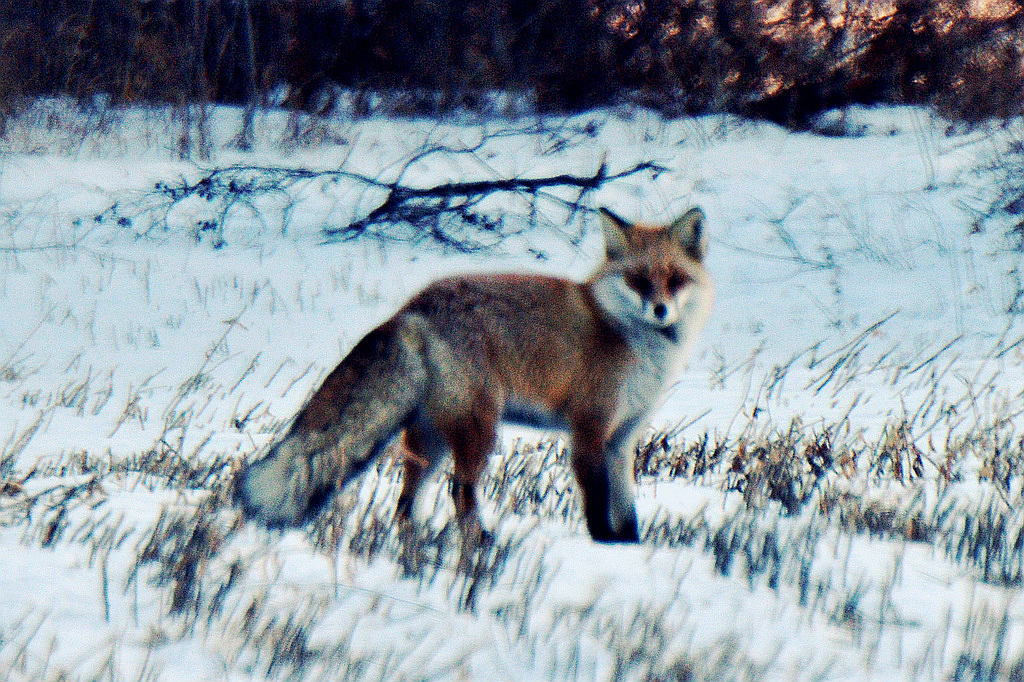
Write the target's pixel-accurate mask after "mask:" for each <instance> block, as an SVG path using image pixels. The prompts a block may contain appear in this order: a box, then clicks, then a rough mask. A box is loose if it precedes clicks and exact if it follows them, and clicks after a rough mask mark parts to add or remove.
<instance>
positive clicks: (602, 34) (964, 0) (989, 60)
mask: <svg viewBox="0 0 1024 682" xmlns="http://www.w3.org/2000/svg"><path fill="white" fill-rule="evenodd" d="M1022 22H1024V6H1022V3H1021V2H1019V1H1018V0H990V2H988V3H984V2H976V1H974V2H972V0H940V1H938V2H930V1H924V0H890V1H889V2H876V1H870V0H276V1H275V0H19V1H18V2H10V3H3V5H2V6H0V113H2V111H4V110H5V109H6V110H8V111H9V110H11V108H12V107H15V106H16V104H17V102H18V101H19V99H20V98H25V97H33V96H38V95H54V94H61V95H68V96H72V97H77V98H91V97H93V96H95V95H97V94H104V95H107V96H109V97H110V99H111V101H112V102H114V103H115V104H120V103H133V102H171V103H196V102H233V103H254V102H264V101H266V99H267V98H268V96H269V95H270V94H271V93H278V92H281V91H282V88H283V91H284V92H285V93H286V103H287V104H289V105H291V106H296V107H302V108H306V109H314V110H316V109H325V108H328V107H330V106H331V105H332V104H333V102H334V100H333V93H334V92H336V90H337V88H336V86H338V85H341V86H344V87H345V88H348V89H350V90H352V91H354V92H356V93H357V98H356V107H357V110H358V109H363V110H368V109H369V108H370V107H371V106H374V105H371V101H372V102H376V103H377V104H378V105H379V104H380V103H381V102H383V104H384V105H386V106H389V107H391V109H392V110H397V111H400V112H401V111H404V112H407V113H435V112H437V111H443V110H446V109H451V108H455V107H463V106H468V107H473V106H475V105H476V104H478V103H479V101H480V100H479V98H480V97H481V96H482V95H484V94H486V93H489V92H492V91H494V90H506V91H512V92H522V93H527V94H532V95H533V96H534V97H535V98H536V101H537V104H538V106H539V107H541V108H542V109H551V110H575V109H579V108H583V107H588V106H593V105H598V104H604V103H610V102H621V101H636V102H642V103H645V104H647V105H649V106H653V107H656V108H659V109H662V110H664V111H666V112H668V113H703V112H720V111H730V112H736V113H740V114H744V115H750V116H758V117H764V118H768V119H771V120H775V121H779V122H782V123H785V124H788V125H794V126H800V125H803V124H805V123H806V122H807V120H808V119H809V117H810V116H812V115H813V114H815V113H816V112H818V111H820V110H822V109H824V108H831V107H836V106H842V105H844V104H847V103H854V102H859V103H875V102H888V103H915V104H928V105H933V106H936V107H938V108H939V110H940V111H942V112H943V113H944V114H946V115H948V116H951V117H953V118H960V119H968V120H976V119H980V118H983V117H990V116H1006V115H1011V114H1014V113H1019V112H1021V110H1022V102H1024V92H1022V91H1024V87H1022V81H1024V66H1022V64H1024V61H1022V55H1024V39H1022V38H1024V34H1022V28H1024V23H1022ZM371 95H372V96H373V97H371ZM357 113H358V112H357Z"/></svg>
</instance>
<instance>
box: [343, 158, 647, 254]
mask: <svg viewBox="0 0 1024 682" xmlns="http://www.w3.org/2000/svg"><path fill="white" fill-rule="evenodd" d="M664 170H665V168H664V167H662V166H660V165H658V164H656V163H653V162H651V161H642V162H640V163H637V164H635V165H633V166H632V167H630V168H627V169H626V170H623V171H620V172H618V173H612V174H609V173H608V168H607V165H606V164H605V163H604V162H603V161H602V162H601V165H600V166H599V167H598V169H597V171H596V172H595V173H594V174H593V175H587V176H580V175H568V174H564V173H563V174H560V175H554V176H548V177H540V178H503V179H497V180H471V181H467V182H449V183H445V184H443V185H436V186H434V187H406V186H404V185H400V184H398V183H388V184H385V185H384V186H385V187H386V188H387V189H388V195H387V198H386V199H385V200H384V201H383V203H381V204H380V205H379V206H377V208H375V209H373V210H372V211H370V212H369V213H368V214H367V215H366V216H365V217H363V218H360V219H358V220H355V221H353V222H351V223H349V224H348V225H346V226H345V227H339V228H326V229H325V230H324V234H325V236H327V237H328V238H336V239H342V240H344V239H352V238H355V237H358V236H360V235H362V234H364V233H365V232H366V230H367V228H369V227H370V226H372V225H376V224H381V223H391V222H405V223H409V224H411V225H422V224H424V223H425V222H427V221H433V222H434V223H435V224H436V222H437V221H438V220H439V219H440V218H441V217H442V216H445V215H455V216H458V217H460V218H462V219H463V220H465V221H466V222H469V223H470V224H476V225H481V222H483V225H482V226H484V227H488V222H487V221H486V220H484V221H481V218H480V216H479V214H477V213H475V212H473V211H472V208H473V207H475V206H476V205H477V204H478V203H479V202H480V201H481V200H482V199H484V198H485V197H487V196H489V195H491V194H494V193H498V192H508V193H514V194H527V195H529V196H531V197H536V196H537V195H538V194H539V193H541V192H542V191H543V190H545V189H549V188H554V187H572V188H578V189H579V190H580V193H579V194H578V195H577V197H576V199H575V200H574V201H571V202H570V201H565V200H562V199H559V198H558V197H553V196H551V197H550V198H554V199H556V200H558V201H561V202H562V203H565V204H566V205H567V206H568V207H569V208H570V210H571V214H575V213H576V211H578V210H579V209H580V207H581V202H582V200H583V198H584V196H585V195H586V194H587V193H588V192H591V191H593V190H595V189H598V188H599V187H600V186H601V185H603V184H604V183H606V182H610V181H613V180H620V179H622V178H627V177H629V176H631V175H636V174H638V173H642V172H645V171H651V172H652V173H654V174H655V175H657V174H658V173H661V172H663V171H664ZM375 184H376V185H377V186H381V185H380V183H375ZM493 227H494V226H493V225H491V228H492V229H493ZM434 236H435V238H436V237H437V235H434Z"/></svg>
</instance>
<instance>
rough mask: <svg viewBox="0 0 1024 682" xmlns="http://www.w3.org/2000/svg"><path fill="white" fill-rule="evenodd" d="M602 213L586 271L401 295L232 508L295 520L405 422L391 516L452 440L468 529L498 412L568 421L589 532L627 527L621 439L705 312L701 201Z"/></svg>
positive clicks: (456, 490)
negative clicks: (580, 277)
mask: <svg viewBox="0 0 1024 682" xmlns="http://www.w3.org/2000/svg"><path fill="white" fill-rule="evenodd" d="M603 220H604V228H605V240H606V250H607V253H608V259H607V260H606V261H605V262H604V263H603V264H602V265H601V266H600V267H599V268H598V269H597V271H596V272H595V273H594V275H593V276H592V277H591V278H589V279H588V280H587V281H586V282H583V283H578V282H572V281H568V280H564V279H557V278H554V277H543V276H535V275H529V276H527V275H512V274H505V275H477V276H462V277H450V278H447V279H442V280H440V281H437V282H435V283H433V284H431V285H430V286H428V287H427V288H426V289H424V290H423V291H422V292H420V293H419V294H417V295H416V296H415V297H413V298H412V299H411V300H410V301H409V302H408V303H407V304H406V305H405V306H404V307H403V308H402V309H401V310H399V311H398V312H397V313H396V314H395V315H394V316H393V317H392V318H391V319H390V320H388V321H387V322H385V323H384V324H383V325H381V326H380V327H378V328H377V329H375V330H374V331H372V332H370V333H369V334H368V335H367V336H366V337H364V339H363V340H362V341H360V343H359V344H357V345H356V347H355V348H354V349H353V350H352V352H350V354H349V355H348V356H347V357H346V358H345V359H344V360H343V361H342V362H341V363H340V364H339V365H338V367H337V368H336V369H335V370H334V371H333V372H332V373H331V374H330V375H329V376H328V377H327V378H326V379H325V380H324V382H323V384H322V385H321V387H320V388H319V389H318V390H317V391H316V392H315V393H314V395H313V397H312V398H311V399H310V400H309V402H308V403H307V404H306V406H305V407H304V408H303V409H302V410H301V411H300V413H299V414H298V415H297V417H296V419H295V421H294V423H293V424H292V426H291V428H290V430H289V431H288V433H287V434H286V435H285V436H284V438H282V439H281V440H280V441H278V442H277V443H275V444H274V445H273V446H272V447H271V449H270V452H269V454H268V455H267V456H265V457H264V458H262V459H260V460H258V461H256V462H254V463H253V464H251V465H249V467H247V468H246V469H244V470H243V472H242V473H241V475H240V476H239V483H238V486H237V488H236V494H237V496H238V499H239V501H240V502H241V503H242V506H243V508H244V509H245V510H246V511H247V512H248V513H249V514H250V515H251V516H255V517H257V518H261V519H262V520H264V521H265V522H267V523H269V524H272V525H273V524H280V523H296V522H299V521H301V520H303V519H305V518H307V517H308V516H309V515H311V514H312V513H313V512H315V510H316V508H317V507H318V506H319V505H320V504H322V502H323V501H324V500H325V499H326V498H327V497H328V496H329V495H330V492H331V491H332V490H334V489H335V487H337V486H339V485H343V484H344V483H345V482H346V481H348V480H350V479H351V478H352V477H353V476H354V475H355V474H357V473H358V472H359V471H360V470H361V469H362V468H363V467H365V466H366V464H367V463H368V462H369V461H371V460H372V458H373V456H374V455H375V454H376V453H378V452H379V451H380V450H381V449H382V448H383V446H384V445H385V444H386V443H387V442H388V441H389V440H390V439H391V438H392V437H393V436H394V435H396V434H398V433H400V432H404V436H403V442H404V445H405V448H406V449H407V450H408V451H409V457H407V459H406V462H405V475H404V482H403V488H402V491H401V494H400V496H399V501H398V515H399V516H400V517H401V518H404V519H407V518H408V517H409V516H410V515H411V512H412V507H413V503H414V501H415V496H416V492H417V489H418V488H419V485H420V483H421V482H422V480H423V479H424V477H425V476H426V475H427V474H428V473H429V472H430V470H431V469H432V468H433V467H434V466H435V465H436V464H437V463H438V461H439V460H440V459H441V458H442V457H443V456H444V455H445V454H446V453H447V452H450V453H451V455H452V457H453V460H454V465H455V466H454V474H453V486H452V494H453V498H454V502H455V507H456V513H457V515H458V518H459V520H460V522H461V523H462V525H463V527H464V529H465V530H466V531H467V532H468V533H474V532H475V533H479V532H480V524H479V520H478V517H477V513H476V497H475V492H474V487H475V485H476V482H477V480H478V479H479V477H480V475H481V473H482V471H483V468H484V467H485V465H486V462H487V457H488V455H489V454H490V453H491V451H492V450H493V449H494V446H495V442H496V438H497V427H498V424H499V422H500V421H501V420H502V419H503V418H516V415H523V414H527V415H531V414H538V415H544V416H545V418H548V417H549V418H550V419H551V420H552V423H554V424H558V425H562V426H564V427H565V428H567V429H568V431H569V432H570V434H571V443H570V448H571V453H572V463H573V468H574V472H575V474H576V477H577V480H578V481H579V483H580V487H581V489H582V492H583V495H584V508H585V511H586V516H587V525H588V529H589V530H590V533H591V535H592V536H593V537H594V538H595V539H598V540H604V541H609V540H614V541H636V540H637V539H638V529H637V521H636V515H635V512H634V511H633V503H632V493H631V486H632V449H633V448H634V447H635V442H636V438H637V434H638V433H639V430H640V428H641V427H642V426H643V423H644V419H645V418H646V417H647V415H648V412H649V410H650V407H651V406H650V403H651V402H653V400H654V398H656V397H657V395H658V394H659V393H660V392H661V390H662V389H663V388H664V385H665V383H666V381H667V378H668V376H669V375H670V373H672V372H674V371H676V370H677V369H678V367H677V364H678V362H679V360H680V358H681V357H683V356H684V355H685V346H686V345H688V344H689V343H690V342H691V341H692V338H693V336H694V335H695V334H696V332H697V331H699V328H700V327H701V326H703V322H704V317H705V316H706V310H707V305H708V303H709V300H710V299H709V296H710V282H709V281H708V278H707V274H706V272H705V271H704V269H703V266H702V265H701V262H700V261H701V257H702V255H703V236H702V234H701V228H702V223H703V214H702V213H700V212H699V210H695V211H691V212H689V213H687V215H686V216H684V218H683V219H680V221H677V223H675V224H673V225H671V226H667V227H642V226H640V227H637V226H631V225H629V224H627V223H625V221H622V220H621V219H619V218H617V217H615V216H614V215H612V214H610V213H606V214H605V215H604V217H603ZM694 292H695V293H694ZM680 335H682V337H681V338H680Z"/></svg>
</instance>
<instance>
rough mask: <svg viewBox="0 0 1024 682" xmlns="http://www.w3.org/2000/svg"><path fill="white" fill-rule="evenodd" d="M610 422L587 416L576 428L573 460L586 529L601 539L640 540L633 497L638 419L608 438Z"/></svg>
mask: <svg viewBox="0 0 1024 682" xmlns="http://www.w3.org/2000/svg"><path fill="white" fill-rule="evenodd" d="M607 430H608V429H607V426H605V424H604V423H603V422H600V421H597V420H593V419H590V420H585V421H584V422H581V423H577V424H576V426H575V427H574V428H573V442H572V453H571V455H572V464H573V470H574V471H575V473H576V480H577V481H578V482H579V485H580V489H581V491H582V493H583V509H584V513H585V515H586V519H587V530H589V531H590V536H591V537H592V538H594V540H597V541H598V542H639V541H640V533H639V529H638V527H637V519H636V506H635V503H634V501H633V455H632V449H631V448H632V446H633V444H634V443H635V437H634V433H635V431H636V429H635V420H631V422H630V423H629V424H625V425H623V426H620V427H619V428H618V429H616V431H615V432H614V433H613V434H612V436H611V437H610V438H606V436H605V434H606V433H607Z"/></svg>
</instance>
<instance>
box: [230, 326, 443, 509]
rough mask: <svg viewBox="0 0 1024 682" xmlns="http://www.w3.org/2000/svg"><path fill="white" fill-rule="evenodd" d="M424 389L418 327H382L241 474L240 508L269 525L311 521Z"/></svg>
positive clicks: (407, 413)
mask: <svg viewBox="0 0 1024 682" xmlns="http://www.w3.org/2000/svg"><path fill="white" fill-rule="evenodd" d="M426 384H427V370H426V362H425V354H424V342H423V335H422V333H421V329H420V323H418V322H417V321H416V320H415V319H412V320H410V319H405V320H402V319H396V320H391V321H389V322H387V323H385V324H384V325H382V326H381V327H378V328H377V329H375V330H374V331H372V332H370V333H369V334H368V335H367V336H366V337H364V338H363V340H362V341H360V342H359V343H358V344H356V347H355V348H353V349H352V352H351V353H349V354H348V356H346V357H345V359H344V360H342V361H341V364H339V365H338V366H337V367H336V368H335V369H334V371H333V372H331V373H330V374H329V375H328V376H327V378H326V379H324V382H323V384H321V386H320V388H319V389H317V391H316V393H314V394H313V397H312V398H311V399H310V400H309V402H308V403H306V405H305V407H303V408H302V410H301V411H300V412H299V414H298V415H297V416H296V417H295V421H294V422H293V423H292V425H291V427H290V428H289V430H288V432H287V433H286V434H285V436H284V437H283V438H281V439H280V440H278V441H277V442H275V443H274V444H273V445H271V446H270V448H269V450H268V451H267V454H266V455H264V456H263V457H261V458H259V459H257V460H256V461H254V462H252V463H250V464H248V465H247V466H245V467H244V468H243V469H242V470H241V471H240V472H239V474H238V477H237V479H236V481H235V489H234V495H235V500H236V502H237V503H238V504H239V505H241V507H242V509H243V511H244V513H245V515H246V516H247V517H249V518H253V519H256V520H259V521H261V522H263V523H265V524H266V525H268V526H286V525H297V524H301V523H302V522H304V521H305V520H307V519H309V518H311V517H312V516H313V515H314V514H316V512H317V511H319V509H320V508H321V507H322V506H323V505H324V503H326V502H327V501H328V500H329V499H330V497H331V495H332V494H333V493H334V491H336V490H337V489H338V488H340V487H341V486H342V485H344V484H345V483H346V482H348V481H349V480H350V479H351V478H352V477H353V476H355V475H356V474H358V473H359V472H361V471H362V470H363V469H365V468H366V466H367V465H369V464H370V462H372V461H373V459H374V458H375V457H376V456H377V455H378V454H379V453H380V452H381V451H383V449H384V447H385V446H386V445H387V444H388V442H389V441H390V440H391V438H392V437H393V436H394V435H395V433H396V432H398V431H399V430H400V429H401V428H402V427H403V426H404V425H405V424H406V423H407V422H408V421H409V419H410V416H411V415H412V414H413V413H414V412H415V411H416V409H417V408H418V407H419V405H420V404H421V403H422V399H423V394H424V389H425V386H426Z"/></svg>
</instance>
